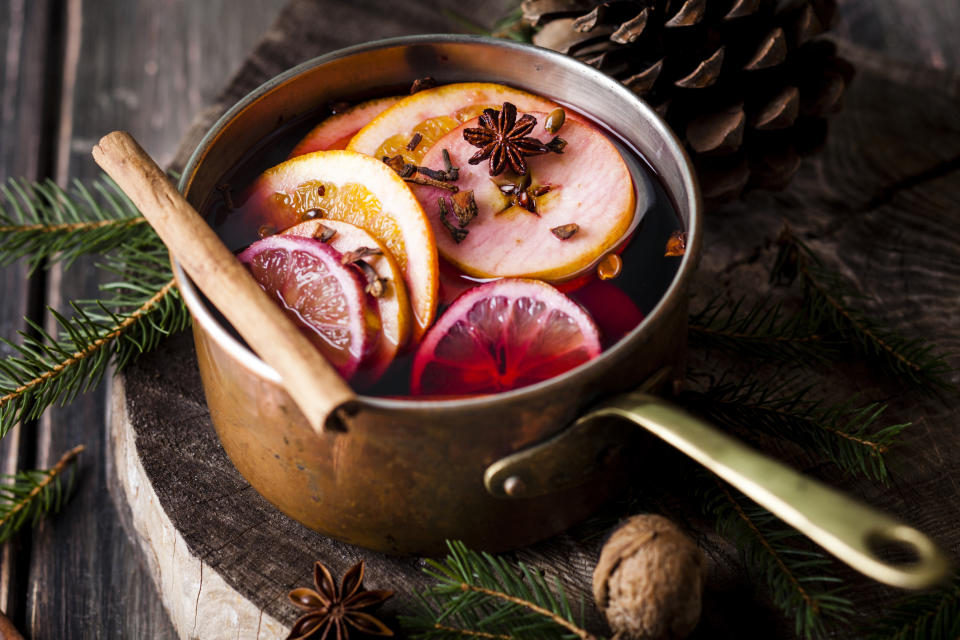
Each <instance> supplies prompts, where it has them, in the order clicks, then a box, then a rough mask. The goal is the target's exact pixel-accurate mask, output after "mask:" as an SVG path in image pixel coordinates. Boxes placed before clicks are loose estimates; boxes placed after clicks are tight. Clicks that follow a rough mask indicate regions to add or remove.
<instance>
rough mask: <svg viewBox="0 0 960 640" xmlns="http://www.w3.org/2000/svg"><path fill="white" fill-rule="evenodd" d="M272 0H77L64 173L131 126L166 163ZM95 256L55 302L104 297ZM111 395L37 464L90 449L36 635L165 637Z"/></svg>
mask: <svg viewBox="0 0 960 640" xmlns="http://www.w3.org/2000/svg"><path fill="white" fill-rule="evenodd" d="M281 4H282V3H281V2H280V0H274V1H271V2H261V1H257V0H247V1H244V2H242V3H241V2H227V1H220V2H203V3H195V2H187V1H185V0H182V1H178V2H166V3H156V2H145V1H138V2H131V1H128V0H112V1H109V2H104V1H99V0H98V1H96V2H95V1H92V0H69V1H68V2H67V9H68V10H67V14H66V15H67V21H68V25H67V26H68V29H67V38H66V49H67V57H66V64H65V68H64V74H63V77H62V79H63V100H62V109H61V112H60V116H61V119H60V132H59V133H60V135H59V145H58V150H57V151H58V154H57V157H56V163H55V167H56V170H55V171H56V177H57V179H58V181H60V182H61V183H62V182H64V181H65V180H66V179H67V178H70V179H72V178H74V177H78V178H92V177H96V176H97V175H98V172H97V170H96V169H95V167H94V164H93V162H92V160H91V159H90V156H89V153H90V148H91V147H92V146H93V144H94V142H95V141H96V140H97V139H98V138H99V137H100V136H101V135H103V134H104V133H106V132H108V131H110V130H112V129H118V128H125V129H128V130H130V131H132V132H133V133H134V135H136V136H137V137H138V138H139V139H140V141H141V142H142V143H143V144H144V146H145V147H146V148H147V149H149V150H150V151H151V152H152V153H153V154H155V156H156V157H157V158H158V159H159V160H160V161H161V162H166V161H167V160H168V159H169V157H170V155H171V152H172V149H173V148H174V146H175V145H176V143H177V140H178V138H179V137H180V135H181V132H182V131H183V130H184V128H185V127H186V124H187V122H188V120H189V118H190V117H191V116H192V115H193V113H194V112H195V111H197V110H198V109H199V107H200V106H201V105H202V104H203V103H204V102H205V101H208V100H209V99H210V98H211V93H210V92H211V91H212V90H213V89H214V88H215V87H217V86H219V84H220V79H221V78H223V77H226V76H228V75H229V74H230V73H231V72H232V71H233V69H234V68H235V67H237V66H238V65H239V64H240V62H241V61H242V60H243V57H244V55H245V53H246V52H247V50H248V49H249V47H250V46H251V44H252V42H253V41H254V40H255V39H256V37H257V36H259V35H260V33H261V31H262V30H263V27H264V25H266V24H269V22H270V20H271V19H272V16H273V14H274V13H275V12H276V11H277V10H278V9H279V7H280V6H281ZM94 262H95V261H94V260H84V261H79V262H78V263H77V264H76V265H74V266H73V267H72V268H71V269H70V270H68V271H61V270H54V271H53V272H52V273H51V279H50V286H49V291H48V302H49V303H50V304H51V305H53V306H55V307H57V308H60V309H63V308H64V307H65V306H66V303H67V301H68V300H70V299H73V298H78V297H93V296H95V295H96V294H97V286H98V284H99V282H100V280H99V275H100V274H98V272H97V271H96V270H95V269H94V268H93V263H94ZM105 411H106V407H105V403H104V395H103V393H102V392H101V393H95V394H89V395H87V396H84V397H81V398H80V399H79V400H78V401H77V402H75V403H73V404H72V405H71V407H69V408H68V409H63V410H61V409H57V410H52V411H50V412H49V413H48V414H47V416H45V418H44V420H43V421H42V424H41V428H40V439H39V446H38V455H37V458H38V460H37V463H38V464H46V463H48V462H49V461H50V460H55V459H56V458H57V456H59V455H60V453H61V452H62V451H63V450H65V449H67V448H69V447H71V446H73V445H74V444H76V443H83V444H85V445H86V446H87V452H86V453H85V454H84V455H83V457H82V458H81V462H80V481H79V484H78V491H77V494H76V496H75V497H74V499H73V500H72V501H71V503H70V504H69V505H68V506H67V508H66V509H65V510H64V512H63V513H62V514H61V515H60V516H59V517H58V518H57V519H55V520H52V521H50V522H48V523H45V524H44V526H43V527H42V529H41V530H40V531H39V532H38V533H37V535H36V536H35V538H34V549H33V554H32V563H31V574H30V589H29V593H30V602H29V616H28V624H27V625H26V631H28V632H29V635H30V636H31V637H34V638H75V637H89V636H90V635H91V634H95V635H96V636H97V637H116V638H137V637H143V638H146V637H149V638H166V637H172V633H173V632H172V629H171V628H170V626H169V623H168V622H167V620H166V614H165V612H164V611H163V609H162V607H161V604H160V602H159V600H158V599H157V597H156V595H155V590H154V587H153V585H152V582H151V580H150V577H149V575H148V574H147V573H146V572H145V571H144V569H143V564H142V561H141V557H140V555H139V551H138V550H137V549H136V548H135V547H134V546H133V545H132V544H131V543H130V542H129V540H128V538H127V535H126V533H125V532H124V530H123V529H122V528H121V526H120V522H119V520H118V517H117V513H116V511H115V509H114V507H113V505H112V504H111V502H110V500H109V499H108V497H107V493H106V486H107V482H108V480H107V460H108V456H107V446H108V443H107V437H106V433H105V430H104V424H105Z"/></svg>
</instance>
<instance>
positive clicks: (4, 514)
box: [0, 445, 84, 544]
mask: <svg viewBox="0 0 960 640" xmlns="http://www.w3.org/2000/svg"><path fill="white" fill-rule="evenodd" d="M83 449H84V446H83V445H77V446H76V447H74V448H73V449H71V450H70V451H68V452H66V453H65V454H63V456H62V457H61V458H60V460H59V461H57V463H56V464H55V465H53V467H51V468H50V469H46V470H39V471H20V472H18V473H16V474H14V475H12V476H2V479H3V480H4V481H5V482H2V483H0V544H2V543H4V542H7V541H8V540H10V539H11V538H13V536H15V535H16V534H17V533H18V532H19V531H20V530H21V529H23V527H24V526H25V525H27V524H30V525H31V526H36V524H37V522H39V521H40V519H41V518H42V517H43V516H45V515H48V514H51V513H56V512H57V511H59V510H60V507H61V506H62V505H63V503H64V501H65V500H66V498H67V497H68V496H69V495H70V492H71V489H72V487H73V464H72V463H73V462H74V461H75V460H76V458H77V456H78V455H79V454H80V452H81V451H83ZM68 470H69V471H70V473H69V474H68V480H67V486H66V487H64V484H63V474H64V472H66V471H68Z"/></svg>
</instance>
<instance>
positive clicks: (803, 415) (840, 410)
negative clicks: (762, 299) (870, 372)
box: [684, 376, 911, 482]
mask: <svg viewBox="0 0 960 640" xmlns="http://www.w3.org/2000/svg"><path fill="white" fill-rule="evenodd" d="M775 378H776V376H774V377H772V379H775ZM769 379H771V378H765V379H764V381H762V382H761V381H760V380H759V379H756V378H746V379H744V380H740V381H738V382H736V383H732V382H726V381H725V380H723V379H721V380H720V381H718V382H716V383H714V384H713V385H711V386H710V387H709V388H708V389H707V390H705V391H702V392H696V391H688V392H685V394H684V402H685V403H688V405H689V406H692V407H694V408H695V409H696V410H697V411H698V412H699V413H701V414H703V415H704V416H705V417H706V418H708V419H709V420H711V421H713V422H715V423H718V424H720V425H722V426H725V427H727V428H728V429H732V430H735V431H738V432H743V431H744V430H745V429H749V430H750V431H758V430H759V431H762V432H764V433H766V434H768V435H771V436H774V437H777V438H783V439H785V440H789V441H791V442H794V443H795V444H798V445H800V446H802V447H804V448H805V449H807V450H809V451H812V452H816V453H818V454H821V455H824V456H825V457H826V458H827V459H828V460H830V461H831V462H833V463H834V464H836V465H837V466H838V467H839V468H840V469H842V470H844V471H845V472H846V473H849V474H862V475H864V476H866V477H868V478H870V479H872V480H876V481H879V482H886V481H887V479H888V471H887V466H886V460H885V455H886V454H887V452H888V451H889V450H890V448H891V447H893V446H894V445H896V444H897V443H898V442H899V438H900V435H901V433H902V432H903V430H904V429H906V428H907V427H909V426H910V424H911V423H909V422H906V423H898V424H891V425H885V426H880V425H879V424H878V423H879V422H880V418H881V417H882V416H883V413H884V412H885V411H886V408H887V407H886V405H885V404H880V403H869V404H865V405H863V406H858V405H857V404H855V402H854V400H848V401H846V402H842V403H840V404H835V405H824V404H823V403H822V402H820V401H819V400H810V399H809V397H810V395H811V394H812V393H814V387H811V386H807V387H803V388H801V389H800V390H798V391H794V392H792V393H786V394H782V392H781V389H785V388H790V387H791V386H793V383H794V382H795V380H793V379H790V378H788V379H786V380H781V381H780V382H779V383H778V384H775V385H772V386H771V385H770V383H769V382H768V380H769ZM781 394H782V395H781Z"/></svg>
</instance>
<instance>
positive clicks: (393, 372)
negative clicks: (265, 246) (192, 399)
mask: <svg viewBox="0 0 960 640" xmlns="http://www.w3.org/2000/svg"><path fill="white" fill-rule="evenodd" d="M405 92H406V89H405V88H404V89H399V90H398V91H397V92H396V93H389V92H387V93H384V94H382V95H396V94H397V93H405ZM371 97H375V96H358V98H357V100H356V102H360V101H362V100H366V99H370V98H371ZM564 108H566V109H569V107H564ZM329 115H331V111H330V110H329V109H328V108H325V109H322V110H318V111H317V112H316V113H312V114H310V115H309V116H307V117H304V118H302V119H300V120H297V121H295V122H292V123H289V124H287V125H285V126H282V127H281V128H279V129H278V130H276V131H275V132H274V133H272V134H271V135H270V136H268V137H267V138H265V139H264V140H261V141H260V142H259V143H258V144H256V145H255V146H254V147H253V148H252V149H250V151H249V152H248V153H247V154H246V155H245V156H244V157H243V158H242V159H241V160H240V161H239V162H238V163H237V164H236V165H235V166H234V167H232V168H231V169H230V170H229V171H228V172H227V174H226V175H224V176H223V177H222V178H221V180H219V181H218V184H220V185H221V187H220V189H218V191H215V192H213V193H211V194H209V195H208V197H207V199H206V201H205V202H204V205H203V207H202V208H201V213H202V215H203V216H204V217H205V218H206V219H207V220H208V222H209V223H210V225H211V226H212V227H213V229H214V230H215V231H216V232H217V234H218V235H219V236H220V237H221V238H222V239H223V241H224V242H225V243H226V244H227V246H228V247H229V248H230V249H231V250H233V251H235V252H239V251H241V250H242V249H244V248H246V247H247V246H249V245H250V244H251V243H253V242H255V241H256V240H257V239H258V238H259V231H260V230H259V229H257V228H249V227H244V226H243V225H241V224H238V223H237V222H236V221H237V220H240V219H242V216H240V215H238V209H240V210H242V207H243V202H242V198H243V194H244V193H246V191H247V188H248V187H249V186H250V185H251V184H252V183H253V182H254V181H255V180H256V179H257V177H258V176H259V175H260V174H261V173H263V172H264V171H266V170H267V169H269V168H270V167H273V166H275V165H277V164H279V163H281V162H283V161H284V160H286V159H287V156H288V155H289V154H290V151H291V150H292V149H293V147H294V146H295V145H296V144H297V142H299V141H300V140H301V139H302V138H303V137H304V136H305V135H306V134H307V132H309V131H310V130H311V129H312V128H313V127H314V126H316V125H317V124H318V123H319V122H320V121H322V120H323V119H324V118H326V117H328V116H329ZM578 115H581V116H582V117H585V118H586V116H583V114H579V113H578ZM586 119H589V118H586ZM591 122H593V123H594V124H595V125H596V126H597V127H598V128H599V129H600V130H602V131H604V132H605V133H606V134H607V136H608V138H609V139H610V140H611V141H612V142H613V143H614V145H615V146H616V147H617V149H618V150H619V151H620V154H621V155H622V156H623V159H624V161H625V162H626V163H627V166H628V167H629V169H630V173H631V175H632V177H633V186H634V190H635V192H636V194H635V195H636V201H637V211H636V212H635V217H634V224H633V226H632V227H631V230H630V232H629V234H628V236H627V237H626V238H625V239H624V243H622V244H621V249H618V251H620V253H619V257H620V260H621V261H622V269H621V271H620V274H619V275H618V276H617V277H616V278H613V279H609V280H601V279H600V278H599V277H598V276H597V272H596V270H591V271H589V272H587V273H585V274H583V275H581V276H580V277H578V278H576V279H574V280H572V281H570V282H568V283H560V284H556V285H555V286H556V287H557V288H558V289H560V290H561V291H564V292H565V293H566V294H567V295H569V296H570V297H571V298H573V299H574V300H576V301H577V302H578V303H580V304H581V305H582V306H583V307H584V308H585V309H586V310H587V311H588V312H589V313H590V315H591V316H592V317H593V319H594V321H595V322H596V323H597V326H598V327H599V328H600V332H601V339H602V343H603V348H604V349H606V348H607V347H609V346H611V345H612V344H614V343H616V342H617V341H618V340H619V339H620V338H622V337H623V336H624V335H625V334H627V333H628V332H629V331H631V330H632V329H633V328H634V327H635V326H636V325H637V324H639V322H640V321H642V320H643V318H644V317H646V316H647V315H648V314H649V313H650V311H652V310H653V308H654V307H655V306H656V304H657V302H659V300H660V298H662V297H663V295H664V293H665V292H666V290H667V288H668V287H669V286H670V283H671V282H672V281H673V278H674V276H675V275H676V273H677V269H678V267H679V265H680V260H681V258H680V257H668V256H665V255H664V254H665V252H666V247H667V243H668V241H669V240H670V237H671V235H673V234H674V233H675V232H680V231H683V230H684V228H683V223H682V221H681V219H680V217H679V216H678V215H677V210H676V208H675V207H674V205H673V203H672V201H671V199H670V197H669V196H668V195H667V193H666V191H665V190H664V188H663V186H662V185H661V183H660V180H659V179H658V177H657V175H656V173H655V171H654V170H653V169H652V168H651V166H650V165H649V164H648V163H647V162H646V160H645V159H644V158H643V157H642V156H641V155H640V154H639V153H638V152H637V150H636V149H634V148H633V147H632V146H631V145H629V144H628V143H627V142H626V141H625V140H624V139H623V138H622V137H620V136H619V135H617V134H616V133H614V132H613V131H611V130H610V129H608V128H607V127H605V126H603V124H602V123H598V122H597V121H595V120H591ZM561 135H562V131H561ZM227 194H229V195H227ZM228 199H229V203H228ZM234 207H236V208H234ZM440 269H441V279H440V287H441V291H440V296H441V306H440V308H439V309H438V313H437V317H438V318H439V316H440V315H441V314H442V313H443V312H444V311H445V309H446V306H445V305H444V304H443V301H446V302H449V301H450V300H452V298H453V297H455V295H456V293H457V291H458V290H459V289H461V288H469V287H472V286H476V285H478V284H482V281H478V280H475V279H473V278H470V277H469V276H466V275H464V274H463V273H461V272H459V271H458V270H457V269H456V268H455V267H453V266H452V265H450V264H448V263H446V262H445V261H444V260H443V258H442V257H441V258H440ZM211 310H212V311H214V313H215V316H216V317H218V319H219V320H220V321H221V322H222V323H223V324H224V325H225V326H229V324H228V323H227V322H226V321H225V320H223V318H222V316H220V315H219V314H217V313H216V312H215V310H213V309H212V307H211ZM234 335H236V334H234ZM238 339H240V338H239V336H238ZM413 354H414V351H410V352H407V353H402V354H400V355H399V356H398V357H397V358H396V360H395V361H394V362H393V364H391V366H390V368H389V369H388V370H387V372H386V373H385V374H384V375H383V377H382V378H381V379H380V380H379V381H378V382H377V383H376V384H375V385H373V386H372V387H370V388H366V389H360V390H359V391H361V392H363V393H364V394H367V395H377V396H393V397H397V396H408V395H409V393H410V370H411V366H412V364H413Z"/></svg>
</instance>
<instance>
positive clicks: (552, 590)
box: [400, 542, 596, 640]
mask: <svg viewBox="0 0 960 640" xmlns="http://www.w3.org/2000/svg"><path fill="white" fill-rule="evenodd" d="M447 546H448V548H449V550H450V553H449V554H448V555H447V557H446V558H444V559H443V560H442V561H440V562H438V561H435V560H427V564H428V566H427V567H426V568H425V569H424V572H425V573H426V574H427V575H429V576H431V577H433V578H435V579H436V580H437V584H436V585H434V586H433V587H431V588H430V589H429V590H428V591H427V592H426V593H424V594H422V595H421V596H420V604H421V607H420V609H421V611H420V612H419V614H418V615H415V616H403V617H401V619H400V621H401V623H402V624H403V626H404V627H405V628H407V629H408V630H409V631H411V632H412V633H413V634H414V636H413V637H415V638H431V639H453V638H463V637H476V638H515V639H517V640H527V639H530V640H534V639H536V640H550V639H552V638H557V639H567V638H579V639H580V640H596V639H595V636H593V635H591V634H590V633H589V632H587V631H586V630H585V629H583V623H582V621H581V622H580V623H579V624H578V623H577V622H575V621H574V616H573V612H572V610H571V608H570V603H569V601H568V599H567V597H566V594H565V593H564V590H563V587H562V586H561V585H560V583H559V581H557V580H554V581H553V584H552V585H550V584H548V582H547V580H546V579H545V578H544V577H543V576H542V575H540V574H539V573H538V572H537V571H536V570H534V569H531V568H530V567H528V566H526V565H525V564H523V563H520V562H518V563H515V564H511V563H509V562H507V561H506V560H504V559H502V558H497V557H494V556H491V555H490V554H487V553H483V554H481V553H477V552H474V551H471V550H469V549H467V547H466V546H465V545H464V544H463V543H462V542H448V543H447Z"/></svg>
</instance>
